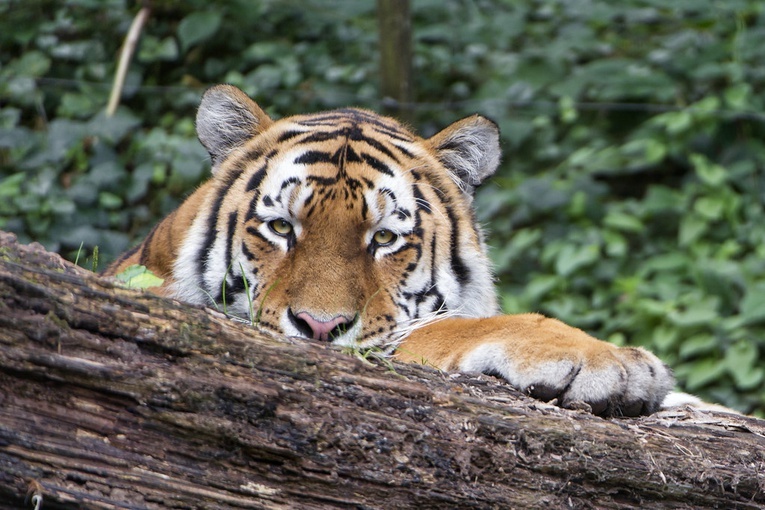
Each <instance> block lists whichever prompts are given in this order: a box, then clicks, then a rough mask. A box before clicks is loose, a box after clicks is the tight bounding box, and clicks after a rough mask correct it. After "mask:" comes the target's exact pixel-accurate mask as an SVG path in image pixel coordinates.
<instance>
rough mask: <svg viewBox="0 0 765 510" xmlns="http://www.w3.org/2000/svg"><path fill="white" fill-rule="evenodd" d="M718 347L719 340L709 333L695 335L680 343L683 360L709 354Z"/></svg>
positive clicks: (680, 353)
mask: <svg viewBox="0 0 765 510" xmlns="http://www.w3.org/2000/svg"><path fill="white" fill-rule="evenodd" d="M716 347H717V338H715V337H714V336H712V335H710V334H709V333H700V334H698V335H693V336H692V337H690V338H687V339H685V340H683V341H682V342H680V351H679V355H680V358H681V359H690V358H693V357H695V356H699V355H701V354H709V353H711V352H713V351H714V350H715V348H716Z"/></svg>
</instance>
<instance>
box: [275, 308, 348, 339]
mask: <svg viewBox="0 0 765 510" xmlns="http://www.w3.org/2000/svg"><path fill="white" fill-rule="evenodd" d="M289 315H290V319H291V320H292V322H293V323H294V324H295V326H296V327H297V328H298V329H299V330H300V331H302V332H303V333H304V334H306V336H309V337H311V338H313V339H314V340H321V341H323V342H326V341H327V340H331V338H332V337H335V336H339V335H341V334H342V333H344V332H345V331H344V328H343V326H345V325H348V324H349V323H350V322H351V319H349V318H348V317H346V316H344V315H337V316H335V317H333V318H332V319H329V320H326V321H324V320H321V319H318V318H316V317H314V316H313V315H311V314H310V313H308V312H299V313H297V314H293V313H292V311H291V310H290V314H289Z"/></svg>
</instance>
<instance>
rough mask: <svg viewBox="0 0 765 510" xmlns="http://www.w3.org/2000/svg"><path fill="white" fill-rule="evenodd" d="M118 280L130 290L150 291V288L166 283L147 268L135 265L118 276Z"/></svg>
mask: <svg viewBox="0 0 765 510" xmlns="http://www.w3.org/2000/svg"><path fill="white" fill-rule="evenodd" d="M116 278H117V280H119V281H120V282H122V283H124V284H125V286H126V287H128V288H129V289H148V288H149V287H159V286H160V285H162V283H163V282H164V281H165V280H164V279H162V278H160V277H158V276H157V275H155V274H154V273H152V272H151V271H149V270H148V269H146V266H140V265H138V264H133V265H132V266H130V267H128V268H127V269H125V270H124V271H122V272H121V273H120V274H118V275H117V276H116Z"/></svg>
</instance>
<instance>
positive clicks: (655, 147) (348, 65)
mask: <svg viewBox="0 0 765 510" xmlns="http://www.w3.org/2000/svg"><path fill="white" fill-rule="evenodd" d="M150 5H151V7H152V11H151V15H150V17H149V20H148V23H147V24H146V26H145V27H144V31H143V35H142V39H141V43H140V46H139V49H138V51H137V54H136V56H135V58H134V60H133V62H132V64H131V66H130V68H129V72H128V75H127V81H126V85H125V89H124V94H123V99H122V104H121V106H120V107H119V109H118V110H117V113H116V115H114V116H113V117H109V118H107V117H106V116H105V115H104V108H105V105H106V103H107V100H108V96H109V92H110V89H111V85H112V80H113V76H114V73H115V69H116V66H117V59H118V55H119V50H120V47H121V45H122V42H123V39H124V37H125V34H126V33H127V30H128V28H129V26H130V23H131V21H132V19H133V17H134V16H135V15H136V13H137V11H138V9H139V7H140V5H137V4H136V3H135V2H128V1H127V0H64V1H62V0H0V228H2V229H4V230H9V231H13V232H15V233H17V234H18V236H19V238H20V239H21V240H22V241H25V242H26V241H32V240H35V241H39V242H41V243H42V244H44V245H45V246H46V247H48V248H49V249H51V250H56V251H59V252H60V253H62V254H63V255H64V256H66V257H68V258H70V259H72V260H74V258H76V257H77V256H78V253H79V263H80V264H83V265H86V267H91V264H92V263H93V260H91V259H92V257H91V256H90V255H91V254H92V250H93V249H94V248H95V247H96V246H98V247H99V249H100V253H101V260H100V261H99V262H98V266H99V267H101V268H103V267H104V266H105V264H106V263H108V261H109V260H110V259H111V258H113V257H114V256H116V255H117V254H119V253H120V252H121V251H122V250H124V249H126V248H127V247H129V246H130V245H131V244H134V243H136V242H137V241H138V240H139V239H140V238H141V237H142V236H143V235H145V234H146V232H147V230H148V229H149V228H150V227H151V226H152V225H153V224H154V223H155V222H156V221H157V220H158V219H159V218H160V217H162V216H164V215H165V214H167V213H168V212H169V211H171V210H172V209H173V208H174V207H176V206H177V205H178V203H179V201H180V200H182V199H183V197H184V196H186V194H188V193H189V191H190V190H191V189H193V187H194V186H195V185H197V184H198V183H199V182H200V181H201V180H202V179H204V178H205V177H206V176H207V173H208V161H207V155H206V153H205V151H204V150H203V149H202V147H201V146H200V144H199V143H198V142H197V141H196V138H195V134H194V124H193V118H194V114H195V107H196V105H197V103H198V101H199V98H200V95H201V94H202V92H203V91H204V89H205V88H206V87H207V86H209V85H212V84H216V83H220V82H228V83H232V84H235V85H237V86H239V87H241V88H242V89H244V90H245V91H246V92H247V93H248V94H249V95H251V96H252V97H254V98H255V99H256V100H257V101H258V102H259V103H260V104H261V105H263V106H264V107H265V108H266V109H267V110H268V111H269V113H271V114H272V115H274V116H277V117H278V116H285V115H288V114H292V113H298V112H308V111H316V110H320V109H327V108H333V107H338V106H347V105H359V106H365V107H369V108H372V109H375V110H378V111H380V110H382V109H384V107H385V106H386V104H387V103H384V102H383V100H382V99H381V97H380V92H379V81H380V80H379V73H378V65H379V62H378V32H377V18H376V12H375V3H374V2H372V1H359V0H332V1H327V0H302V1H292V0H278V1H277V0H226V1H218V2H212V1H209V0H188V1H178V0H155V1H153V2H150ZM411 14H412V28H413V36H414V40H413V59H414V60H413V69H414V75H413V83H412V85H413V101H412V103H411V104H409V105H407V108H408V109H407V113H408V117H409V118H410V119H411V122H412V124H413V125H414V126H415V128H416V129H417V130H418V131H419V132H420V133H423V134H425V135H429V134H432V133H433V132H435V131H436V130H437V129H439V128H441V127H444V126H446V125H447V124H448V123H450V122H452V121H454V120H456V119H458V118H460V117H462V116H465V115H468V114H471V113H474V112H480V113H483V114H485V115H488V116H490V117H491V118H493V119H495V120H496V121H497V122H498V123H499V125H500V127H501V129H502V134H503V137H502V143H503V148H504V152H505V156H504V162H503V165H502V168H501V170H500V172H499V174H498V176H497V177H496V178H495V179H494V180H493V181H492V182H490V183H488V184H486V185H484V187H483V188H482V189H481V190H480V191H479V200H478V205H479V209H480V217H481V218H482V220H483V221H484V222H485V223H486V224H487V226H488V227H489V228H490V229H491V231H492V236H491V243H492V245H493V246H494V249H493V252H492V255H493V257H494V259H495V261H496V263H497V266H498V277H499V280H500V282H501V283H500V284H499V285H500V290H501V295H502V304H503V306H504V309H505V310H506V311H507V312H511V313H512V312H521V311H540V312H543V313H546V314H549V315H552V316H555V317H558V318H560V319H562V320H564V321H566V322H568V323H570V324H573V325H576V326H579V327H581V328H583V329H585V330H587V331H589V332H591V333H592V334H594V335H596V336H598V337H600V338H603V339H608V340H611V341H613V342H616V343H618V344H633V345H643V346H646V347H647V348H649V349H651V350H653V351H654V352H656V353H658V354H659V355H660V356H661V357H662V358H663V359H664V360H665V361H666V362H667V363H668V364H670V365H671V366H673V367H674V368H675V371H676V374H677V376H678V379H679V381H680V384H681V385H682V387H683V388H684V389H686V390H688V391H691V392H694V393H696V394H699V395H701V396H703V397H704V398H707V399H711V400H713V401H717V402H721V403H724V404H726V405H729V406H732V407H735V408H737V409H740V410H742V411H747V412H756V413H758V414H759V415H760V416H763V415H765V389H764V387H765V366H764V364H763V362H762V361H761V355H762V354H764V353H765V208H763V201H764V199H765V136H764V135H765V114H763V103H764V101H765V95H764V93H763V91H765V51H763V48H765V3H763V2H762V1H761V0H725V1H719V0H714V1H713V0H675V1H672V2H667V1H666V0H662V1H658V0H622V1H620V2H613V1H611V0H579V1H576V2H570V1H566V0H518V1H514V0H513V1H511V0H505V1H502V0H463V1H458V0H451V1H446V2H444V1H443V0H413V2H412V12H411ZM81 246H82V247H83V248H82V250H80V247H81ZM86 255H88V257H86ZM86 259H87V260H86Z"/></svg>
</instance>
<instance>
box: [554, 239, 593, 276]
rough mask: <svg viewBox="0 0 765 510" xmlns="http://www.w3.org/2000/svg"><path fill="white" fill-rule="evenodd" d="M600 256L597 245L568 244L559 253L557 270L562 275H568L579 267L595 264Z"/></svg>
mask: <svg viewBox="0 0 765 510" xmlns="http://www.w3.org/2000/svg"><path fill="white" fill-rule="evenodd" d="M598 258H600V248H599V247H598V246H597V245H594V244H590V245H585V246H572V245H566V246H564V247H563V249H561V251H560V253H558V257H557V259H556V261H555V270H556V271H557V273H558V274H559V275H561V276H568V275H570V274H571V273H573V272H574V271H576V270H577V269H580V268H582V267H586V266H589V265H591V264H593V263H594V262H596V261H597V260H598Z"/></svg>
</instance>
